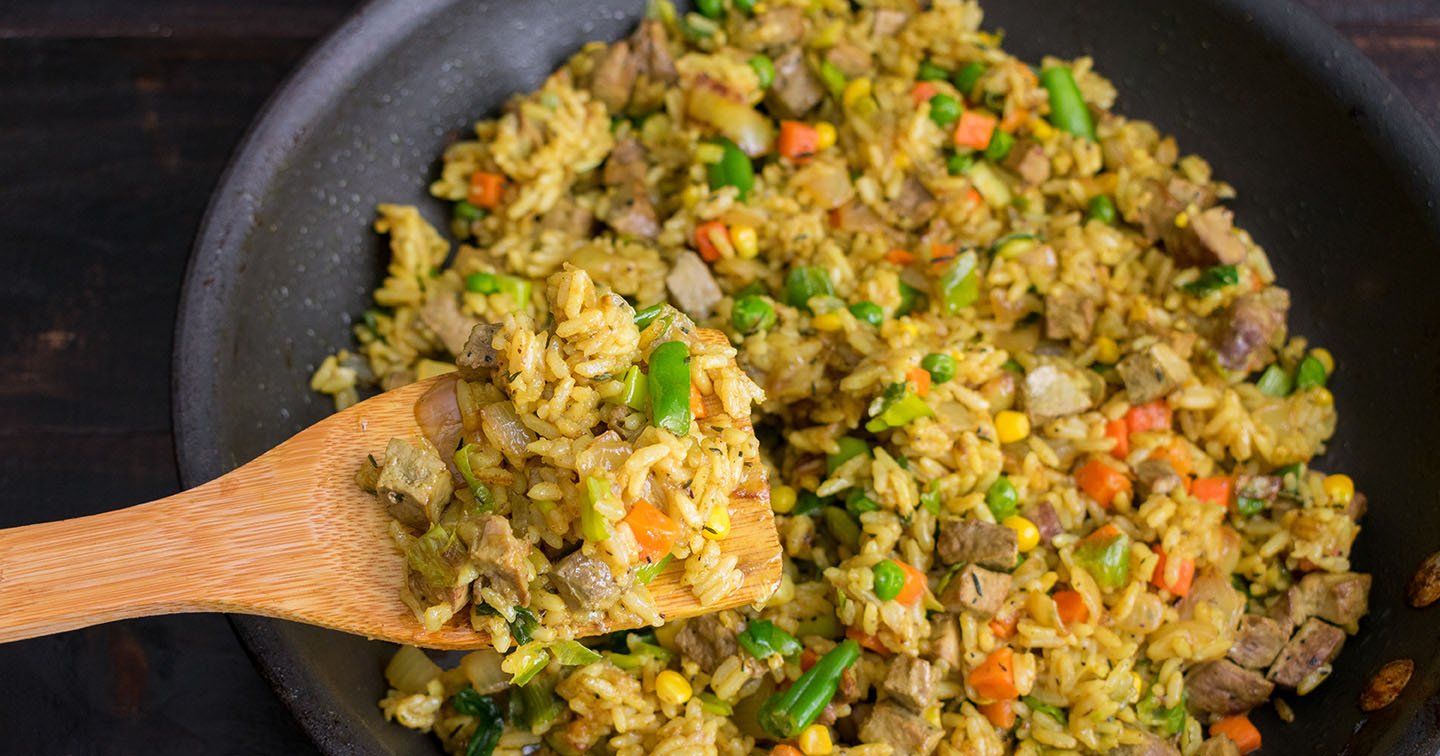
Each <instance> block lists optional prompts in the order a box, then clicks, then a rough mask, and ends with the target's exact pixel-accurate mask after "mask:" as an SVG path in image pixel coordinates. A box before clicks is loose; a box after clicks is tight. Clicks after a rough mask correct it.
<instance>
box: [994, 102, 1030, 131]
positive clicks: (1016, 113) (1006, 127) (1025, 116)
mask: <svg viewBox="0 0 1440 756" xmlns="http://www.w3.org/2000/svg"><path fill="white" fill-rule="evenodd" d="M1028 120H1030V111H1028V110H1026V109H1025V108H1015V109H1013V110H1011V111H1010V112H1009V113H1006V114H1005V117H1004V118H1001V119H1000V130H1001V131H1003V132H1005V133H1007V134H1014V133H1015V131H1016V130H1017V129H1019V128H1020V127H1021V126H1024V125H1025V122H1026V121H1028Z"/></svg>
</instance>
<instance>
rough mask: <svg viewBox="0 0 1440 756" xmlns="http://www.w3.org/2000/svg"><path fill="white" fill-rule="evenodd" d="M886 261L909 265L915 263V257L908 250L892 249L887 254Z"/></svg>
mask: <svg viewBox="0 0 1440 756" xmlns="http://www.w3.org/2000/svg"><path fill="white" fill-rule="evenodd" d="M885 259H886V260H888V261H890V262H892V263H895V264H896V265H909V264H910V263H913V262H915V255H914V254H913V253H911V252H909V251H907V250H903V249H892V250H890V251H889V252H886V253H885Z"/></svg>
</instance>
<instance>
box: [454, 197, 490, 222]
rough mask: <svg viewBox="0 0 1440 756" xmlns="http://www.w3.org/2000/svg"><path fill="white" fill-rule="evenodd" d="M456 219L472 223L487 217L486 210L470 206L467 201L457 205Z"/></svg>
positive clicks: (461, 201)
mask: <svg viewBox="0 0 1440 756" xmlns="http://www.w3.org/2000/svg"><path fill="white" fill-rule="evenodd" d="M454 212H455V219H456V220H459V221H464V222H465V223H471V222H473V221H477V220H480V219H481V218H484V217H485V210H484V209H483V208H479V207H476V206H474V205H472V204H470V203H469V202H468V201H466V200H460V201H459V202H456V203H455V211H454Z"/></svg>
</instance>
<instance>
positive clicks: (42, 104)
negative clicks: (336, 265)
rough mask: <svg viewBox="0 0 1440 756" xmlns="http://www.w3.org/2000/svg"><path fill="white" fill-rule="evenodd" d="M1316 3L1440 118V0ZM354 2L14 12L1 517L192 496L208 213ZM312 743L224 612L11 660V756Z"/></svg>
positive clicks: (5, 676) (51, 641)
mask: <svg viewBox="0 0 1440 756" xmlns="http://www.w3.org/2000/svg"><path fill="white" fill-rule="evenodd" d="M1306 2H1308V4H1309V5H1311V6H1312V7H1313V8H1314V9H1315V10H1317V11H1318V12H1319V13H1321V15H1323V16H1324V17H1325V18H1326V19H1327V20H1329V21H1330V22H1331V23H1334V24H1335V25H1336V26H1337V27H1339V28H1340V30H1341V31H1343V32H1344V33H1345V34H1346V35H1347V36H1349V37H1350V39H1351V40H1353V41H1354V42H1355V44H1356V45H1357V46H1359V48H1360V49H1361V50H1363V51H1364V52H1365V53H1366V54H1367V55H1368V56H1370V58H1371V59H1372V60H1374V61H1375V62H1376V63H1377V64H1378V65H1379V66H1380V67H1381V68H1382V69H1383V70H1384V71H1385V73H1386V74H1388V75H1389V76H1390V78H1391V79H1392V80H1393V81H1394V82H1395V83H1396V84H1397V85H1399V87H1400V89H1401V91H1402V92H1404V93H1405V95H1407V96H1408V97H1409V98H1410V100H1411V102H1413V103H1414V104H1415V105H1416V107H1418V108H1419V109H1420V111H1421V112H1422V113H1423V114H1424V115H1425V116H1426V118H1427V119H1428V120H1429V122H1430V123H1431V125H1432V126H1436V127H1440V0H1306ZM355 4H356V3H355V2H354V0H246V1H245V2H239V1H236V0H229V1H227V0H183V1H180V2H169V1H167V0H127V1H126V2H111V3H105V2H101V1H100V0H57V1H55V2H44V1H43V0H9V1H8V2H6V3H4V4H3V6H0V261H3V263H4V264H5V272H4V274H3V275H0V302H4V304H3V305H0V312H3V313H4V314H3V316H0V527H10V526H15V525H23V524H26V523H30V522H36V521H40V520H50V519H58V518H62V517H71V516H78V515H86V514H92V513H94V512H98V511H102V510H105V509H110V508H114V507H119V506H123V505H129V504H135V503H139V502H141V501H146V500H149V499H153V498H158V497H161V496H164V495H166V494H169V493H172V492H174V491H175V490H176V489H177V488H178V486H179V481H178V478H177V475H176V470H175V461H174V452H173V449H172V445H171V434H170V358H171V355H170V349H171V338H172V334H173V330H174V319H175V309H176V302H177V298H178V296H179V287H180V280H181V276H182V274H183V272H184V270H185V262H186V259H187V257H188V256H189V251H190V243H191V240H192V238H193V236H194V234H195V230H196V226H197V224H198V223H199V220H200V215H201V213H202V212H203V210H204V208H205V203H206V201H207V198H208V196H209V194H210V191H211V189H212V187H213V186H214V184H215V181H216V179H217V178H218V176H219V174H220V171H221V170H222V169H223V168H224V166H225V162H226V160H227V159H228V157H229V154H230V151H231V150H232V148H233V147H234V146H235V143H236V142H237V140H238V139H239V138H240V136H241V134H242V133H243V132H244V130H245V127H246V125H247V124H248V123H249V122H250V120H251V118H252V117H253V116H254V114H255V112H256V110H257V109H258V108H259V107H260V106H261V104H262V103H263V102H264V101H265V98H266V97H267V96H268V95H269V93H270V92H271V90H272V89H273V88H274V87H275V86H276V85H277V84H278V83H279V82H280V80H281V79H282V78H283V77H284V76H285V74H286V72H287V71H289V70H290V68H291V67H292V66H293V65H294V64H295V63H296V62H297V61H298V60H299V58H300V57H301V56H302V55H303V54H304V53H305V51H306V50H307V49H308V48H309V47H310V46H311V44H312V43H313V42H314V41H315V40H316V39H317V38H319V37H320V36H322V35H323V34H324V33H325V32H326V31H328V30H329V29H330V28H331V27H333V26H334V25H335V24H336V23H337V22H338V21H339V20H340V19H341V18H342V17H343V16H344V15H345V13H346V12H347V11H348V10H350V8H351V7H352V6H354V5H355ZM5 609H6V610H7V611H8V610H13V609H14V607H5ZM313 750H314V749H313V747H312V746H310V745H309V743H308V741H306V739H305V737H304V735H303V734H302V733H301V732H300V730H299V728H298V727H297V726H296V725H295V724H294V722H293V721H291V719H290V717H289V716H288V714H287V713H286V711H285V710H284V709H283V708H282V707H281V705H280V704H279V702H278V701H277V700H276V699H275V698H274V697H273V696H272V695H271V693H270V690H269V688H267V687H266V685H265V682H264V681H263V680H262V679H261V678H260V675H259V674H258V673H257V672H256V671H255V669H254V668H253V667H252V666H251V665H250V661H249V659H248V658H247V657H246V655H245V652H244V650H243V649H242V648H241V646H240V644H239V643H238V641H237V640H236V638H235V636H234V634H233V633H232V631H231V629H230V626H229V624H227V622H226V621H225V619H224V618H223V617H219V616H200V615H197V616H188V617H173V618H157V619H148V620H137V621H132V622H123V623H116V624H111V625H107V626H102V627H97V628H92V629H89V630H81V631H76V632H71V633H65V634H63V635H59V636H55V637H50V638H42V639H38V640H33V641H28V642H23V643H14V644H10V645H6V646H0V752H4V753H15V754H87V753H96V754H101V753H103V754H159V753H202V752H203V753H226V754H229V753H237V754H238V753H309V752H313Z"/></svg>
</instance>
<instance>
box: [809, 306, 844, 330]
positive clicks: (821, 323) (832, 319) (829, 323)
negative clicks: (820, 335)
mask: <svg viewBox="0 0 1440 756" xmlns="http://www.w3.org/2000/svg"><path fill="white" fill-rule="evenodd" d="M810 322H811V323H812V324H814V326H815V329H816V330H818V331H838V330H840V329H841V328H844V327H845V321H844V320H843V319H842V318H841V317H840V312H839V311H838V310H837V311H835V312H826V313H822V314H820V315H816V316H815V319H814V320H812V321H810Z"/></svg>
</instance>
